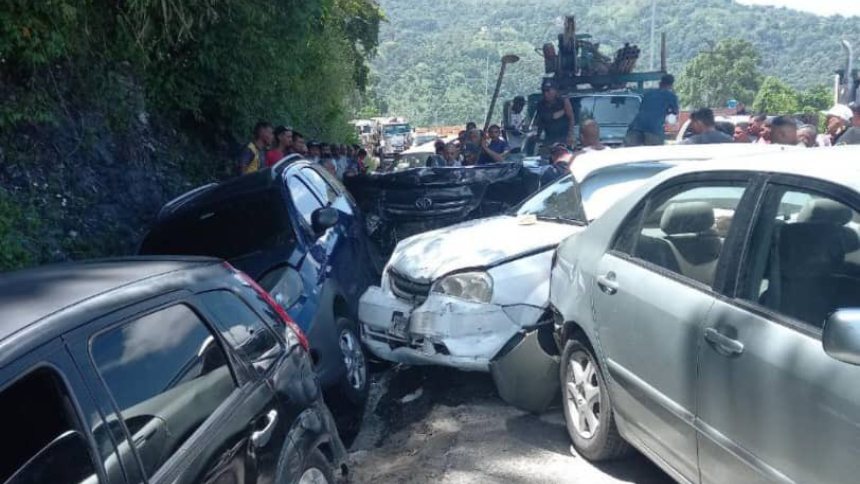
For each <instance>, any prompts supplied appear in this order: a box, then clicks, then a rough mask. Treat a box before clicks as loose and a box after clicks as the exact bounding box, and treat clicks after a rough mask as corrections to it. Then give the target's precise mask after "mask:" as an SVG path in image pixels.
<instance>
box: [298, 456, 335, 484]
mask: <svg viewBox="0 0 860 484" xmlns="http://www.w3.org/2000/svg"><path fill="white" fill-rule="evenodd" d="M335 482H336V481H335V480H334V469H332V467H331V463H330V462H329V461H328V460H327V459H326V458H325V456H324V455H323V454H322V452H320V451H319V449H314V450H312V451H311V452H310V453H309V454H308V455H307V457H306V458H305V461H304V463H303V464H302V472H301V474H299V480H298V482H297V483H296V484H334V483H335Z"/></svg>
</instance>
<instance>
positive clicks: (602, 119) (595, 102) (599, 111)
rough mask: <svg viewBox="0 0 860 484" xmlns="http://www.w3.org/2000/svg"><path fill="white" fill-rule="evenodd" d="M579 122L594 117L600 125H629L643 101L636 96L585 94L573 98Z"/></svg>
mask: <svg viewBox="0 0 860 484" xmlns="http://www.w3.org/2000/svg"><path fill="white" fill-rule="evenodd" d="M571 101H572V102H573V110H574V113H575V114H576V121H577V124H579V123H582V122H583V121H585V120H586V119H593V120H595V121H597V123H598V124H600V125H607V124H623V125H628V124H630V123H631V122H632V121H633V118H635V117H636V114H637V113H638V112H639V105H640V104H642V102H641V101H640V100H639V98H638V97H636V96H584V97H577V98H572V99H571Z"/></svg>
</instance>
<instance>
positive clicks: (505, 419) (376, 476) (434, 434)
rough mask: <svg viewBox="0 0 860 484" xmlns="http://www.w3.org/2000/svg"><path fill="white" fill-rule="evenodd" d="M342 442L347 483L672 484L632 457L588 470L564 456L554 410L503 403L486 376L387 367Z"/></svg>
mask: <svg viewBox="0 0 860 484" xmlns="http://www.w3.org/2000/svg"><path fill="white" fill-rule="evenodd" d="M361 424H362V425H361V430H360V431H359V433H358V435H357V436H356V437H355V440H354V441H353V442H352V445H351V449H350V450H351V452H350V468H351V471H350V473H351V476H352V477H351V481H352V482H356V483H418V484H421V483H428V484H429V483H451V484H467V483H476V484H477V483H505V484H518V483H574V484H579V483H581V484H585V483H588V484H604V483H606V484H608V483H621V482H624V483H640V484H664V483H670V482H672V481H671V479H670V478H669V477H667V476H666V474H664V473H663V472H662V471H660V470H659V469H658V468H657V467H656V466H655V465H654V464H652V463H651V462H650V461H648V460H647V459H646V458H644V457H642V456H641V455H639V454H634V455H633V456H632V457H630V458H628V459H625V460H620V461H615V462H610V463H606V464H600V465H599V466H595V465H592V464H590V463H588V462H587V461H585V460H584V459H583V458H581V457H579V456H575V455H574V454H572V450H571V447H570V440H569V438H568V436H567V431H566V429H565V426H564V417H563V415H562V412H561V409H560V408H555V409H552V410H551V411H550V412H548V413H547V414H545V415H542V416H539V417H538V416H535V415H532V414H528V413H525V412H522V411H519V410H517V409H515V408H513V407H510V406H508V405H505V404H504V402H502V401H501V400H500V399H499V398H498V396H497V395H496V391H495V389H494V387H493V382H492V379H491V378H490V377H489V375H486V374H479V373H466V372H459V371H456V370H450V369H445V368H403V367H395V368H392V369H389V370H386V371H384V372H382V373H377V374H376V375H375V378H374V384H373V388H372V390H371V396H370V400H369V403H368V407H367V409H366V411H365V414H364V417H363V421H362V423H361Z"/></svg>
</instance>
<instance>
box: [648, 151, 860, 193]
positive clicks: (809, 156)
mask: <svg viewBox="0 0 860 484" xmlns="http://www.w3.org/2000/svg"><path fill="white" fill-rule="evenodd" d="M858 159H860V146H836V147H827V148H800V149H797V150H786V151H783V152H774V153H759V154H755V155H751V156H745V157H727V158H713V159H711V160H707V161H703V162H701V163H696V164H695V165H694V166H690V165H687V166H681V167H676V168H673V169H671V170H668V171H666V172H665V173H664V174H663V175H661V176H660V177H659V178H660V179H661V181H662V180H663V179H668V178H672V177H675V176H678V175H681V174H685V173H690V172H709V171H712V172H715V171H752V172H765V173H775V174H779V173H781V174H787V175H796V176H802V177H807V178H814V179H818V180H822V181H825V182H830V183H834V184H837V185H842V186H845V187H848V188H850V189H852V190H854V191H857V192H860V164H858V162H857V160H858Z"/></svg>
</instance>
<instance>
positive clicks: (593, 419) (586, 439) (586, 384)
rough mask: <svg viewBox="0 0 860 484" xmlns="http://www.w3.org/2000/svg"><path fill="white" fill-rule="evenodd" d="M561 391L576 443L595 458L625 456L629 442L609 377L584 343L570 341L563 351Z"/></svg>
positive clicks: (567, 418) (577, 447) (596, 459)
mask: <svg viewBox="0 0 860 484" xmlns="http://www.w3.org/2000/svg"><path fill="white" fill-rule="evenodd" d="M561 361H562V365H561V370H560V372H561V391H562V405H563V406H564V419H565V421H566V422H567V432H568V433H569V434H570V439H571V440H572V441H573V446H574V447H575V448H576V451H577V452H579V454H580V455H582V456H583V457H585V458H586V459H588V460H591V461H599V460H609V459H616V458H618V457H622V456H624V455H625V454H626V453H627V452H628V450H629V445H628V444H627V442H625V441H624V439H623V438H622V437H621V435H620V434H619V433H618V428H617V427H616V425H615V416H614V415H613V413H612V402H611V401H610V398H609V392H608V390H607V387H606V380H604V378H603V373H602V372H601V371H600V367H599V366H598V364H597V359H596V358H595V357H594V355H593V354H592V352H591V351H590V350H589V349H588V348H587V347H586V346H585V345H583V344H582V343H581V342H579V341H577V340H571V341H568V342H567V345H565V347H564V352H563V353H562V359H561Z"/></svg>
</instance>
